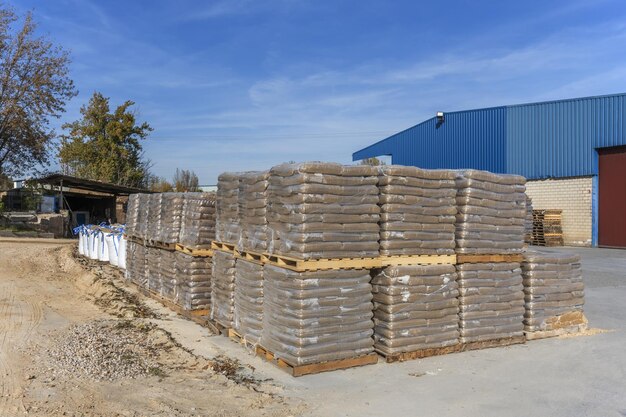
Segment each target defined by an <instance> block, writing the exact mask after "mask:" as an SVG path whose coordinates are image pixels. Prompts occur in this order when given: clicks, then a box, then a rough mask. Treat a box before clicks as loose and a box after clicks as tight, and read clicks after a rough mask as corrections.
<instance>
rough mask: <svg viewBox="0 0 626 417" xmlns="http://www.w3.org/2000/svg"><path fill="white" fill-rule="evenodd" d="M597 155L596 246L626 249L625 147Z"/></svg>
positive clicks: (609, 149)
mask: <svg viewBox="0 0 626 417" xmlns="http://www.w3.org/2000/svg"><path fill="white" fill-rule="evenodd" d="M598 153H599V155H600V167H599V168H600V172H599V189H598V193H599V195H598V197H599V208H598V211H599V213H598V222H599V225H598V226H599V227H598V244H599V245H600V246H610V247H618V248H626V147H623V146H620V147H617V148H606V149H600V150H598Z"/></svg>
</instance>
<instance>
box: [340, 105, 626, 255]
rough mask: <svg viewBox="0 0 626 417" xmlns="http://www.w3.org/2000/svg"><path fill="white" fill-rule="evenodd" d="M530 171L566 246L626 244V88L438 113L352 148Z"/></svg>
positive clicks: (403, 158) (366, 154)
mask: <svg viewBox="0 0 626 417" xmlns="http://www.w3.org/2000/svg"><path fill="white" fill-rule="evenodd" d="M383 156H387V157H391V162H392V163H393V164H400V165H414V166H419V167H422V168H431V169H436V168H448V169H463V168H474V169H482V170H488V171H493V172H497V173H511V174H520V175H524V176H525V177H527V178H528V179H529V182H528V185H527V193H528V195H529V196H530V197H531V198H532V200H533V208H535V209H561V210H563V215H562V221H563V238H564V241H565V244H567V245H582V246H598V245H599V246H606V247H622V248H624V247H626V94H614V95H608V96H597V97H584V98H576V99H567V100H558V101H549V102H542V103H530V104H520V105H512V106H501V107H491V108H485V109H476V110H467V111H457V112H450V113H444V112H438V113H437V114H436V116H435V117H433V118H431V119H428V120H426V121H424V122H422V123H420V124H418V125H416V126H413V127H411V128H409V129H406V130H404V131H402V132H399V133H396V134H395V135H392V136H390V137H388V138H386V139H383V140H381V141H379V142H377V143H375V144H373V145H370V146H368V147H366V148H364V149H361V150H360V151H358V152H355V153H354V154H353V155H352V158H353V160H355V161H358V160H363V159H366V158H372V157H383Z"/></svg>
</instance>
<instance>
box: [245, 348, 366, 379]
mask: <svg viewBox="0 0 626 417" xmlns="http://www.w3.org/2000/svg"><path fill="white" fill-rule="evenodd" d="M256 354H257V356H260V357H262V358H264V359H265V360H267V361H268V362H271V363H273V364H275V365H276V366H278V367H279V368H280V369H282V370H284V371H286V372H288V373H289V374H290V375H292V376H294V377H298V376H303V375H311V374H319V373H320V372H327V371H337V370H340V369H348V368H354V367H356V366H364V365H373V364H376V363H378V355H377V354H376V353H370V354H368V355H363V356H358V357H356V358H348V359H338V360H334V361H325V362H318V363H312V364H308V365H293V364H291V363H289V362H287V361H285V360H284V359H280V358H278V357H276V355H274V353H272V352H271V351H270V350H268V349H266V348H264V347H263V346H260V345H257V346H256Z"/></svg>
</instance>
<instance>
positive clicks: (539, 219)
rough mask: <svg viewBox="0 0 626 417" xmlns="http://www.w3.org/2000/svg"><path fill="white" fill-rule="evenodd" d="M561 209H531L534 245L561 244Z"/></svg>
mask: <svg viewBox="0 0 626 417" xmlns="http://www.w3.org/2000/svg"><path fill="white" fill-rule="evenodd" d="M561 213H562V210H533V238H532V244H533V245H535V246H563V228H562V226H561Z"/></svg>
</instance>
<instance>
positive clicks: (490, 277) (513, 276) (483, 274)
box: [456, 170, 526, 347]
mask: <svg viewBox="0 0 626 417" xmlns="http://www.w3.org/2000/svg"><path fill="white" fill-rule="evenodd" d="M525 182H526V180H525V178H523V177H520V176H515V175H497V174H492V173H489V172H485V171H475V170H467V171H460V172H458V173H457V178H456V186H457V198H456V202H457V209H458V214H457V216H456V220H457V221H456V246H457V248H456V251H457V258H458V259H457V262H458V264H457V266H456V269H457V283H458V287H459V308H460V312H459V327H460V342H461V343H462V344H464V345H474V346H477V347H482V346H499V345H508V344H513V343H523V342H524V340H525V339H524V333H523V330H524V326H523V323H522V320H523V316H524V292H523V286H522V275H521V269H520V264H519V261H521V255H520V253H521V251H522V249H523V247H524V222H525V216H526V195H525Z"/></svg>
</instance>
